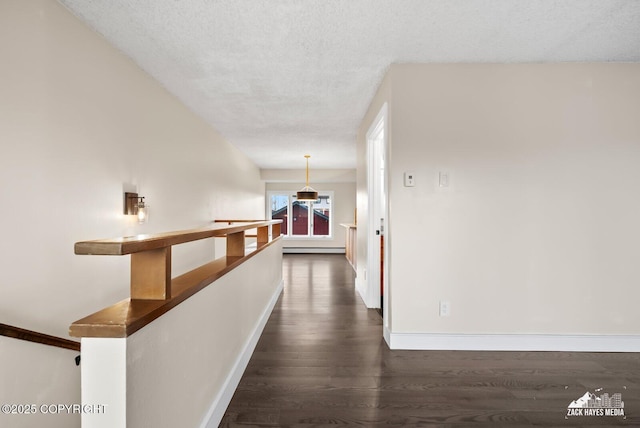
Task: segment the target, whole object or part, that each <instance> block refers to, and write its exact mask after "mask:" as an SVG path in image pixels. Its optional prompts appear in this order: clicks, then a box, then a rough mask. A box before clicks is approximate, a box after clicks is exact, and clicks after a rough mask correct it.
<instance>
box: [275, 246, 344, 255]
mask: <svg viewBox="0 0 640 428" xmlns="http://www.w3.org/2000/svg"><path fill="white" fill-rule="evenodd" d="M282 252H283V253H284V254H344V253H345V250H344V248H343V247H282Z"/></svg>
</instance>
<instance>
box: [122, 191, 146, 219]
mask: <svg viewBox="0 0 640 428" xmlns="http://www.w3.org/2000/svg"><path fill="white" fill-rule="evenodd" d="M124 214H125V215H135V216H138V223H144V222H146V221H147V220H148V219H149V205H147V204H146V203H145V202H144V196H138V194H137V193H132V192H125V193H124Z"/></svg>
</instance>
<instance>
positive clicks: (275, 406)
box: [220, 254, 640, 428]
mask: <svg viewBox="0 0 640 428" xmlns="http://www.w3.org/2000/svg"><path fill="white" fill-rule="evenodd" d="M353 275H354V274H353V269H352V268H351V266H350V265H349V264H348V262H347V261H346V259H345V258H344V256H342V255H318V254H305V255H285V256H284V260H283V276H284V282H285V289H284V292H283V294H282V296H281V297H280V299H279V300H278V302H277V304H276V306H275V308H274V310H273V313H272V314H271V316H270V318H269V321H268V323H267V325H266V326H265V329H264V333H263V335H262V337H261V338H260V340H259V342H258V344H257V346H256V349H255V351H254V354H253V356H252V358H251V361H250V362H249V365H248V367H247V369H246V371H245V373H244V376H243V378H242V380H241V381H240V384H239V386H238V388H237V390H236V393H235V395H234V396H233V399H232V401H231V403H230V405H229V408H228V409H227V413H226V414H225V416H224V419H223V421H222V423H221V424H220V426H222V427H244V428H246V427H274V426H277V427H304V428H311V427H335V426H336V425H338V426H347V427H467V426H468V427H533V426H536V427H567V426H612V427H617V426H627V427H635V426H640V354H634V353H581V352H503V351H501V352H466V351H465V352H463V351H455V352H452V351H391V350H389V348H388V347H387V346H386V344H385V343H384V340H383V339H382V319H381V318H380V315H379V314H378V312H377V311H375V310H367V309H366V308H365V307H364V305H363V304H362V301H361V299H360V297H359V296H358V295H357V294H356V293H355V291H354V286H353V282H354V276H353ZM595 388H605V389H606V391H609V392H610V393H615V392H620V393H622V395H623V400H624V402H625V413H626V419H623V418H620V417H608V418H598V417H572V418H567V419H565V418H566V417H567V416H566V411H567V406H568V405H569V403H570V402H571V401H573V400H575V399H577V398H579V397H581V396H583V395H584V394H585V392H587V391H590V392H595V391H594V390H595Z"/></svg>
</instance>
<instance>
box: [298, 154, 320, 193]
mask: <svg viewBox="0 0 640 428" xmlns="http://www.w3.org/2000/svg"><path fill="white" fill-rule="evenodd" d="M304 157H305V158H306V159H307V185H306V186H304V187H303V188H302V190H299V191H298V193H296V198H297V199H298V200H299V201H315V200H317V199H318V192H316V191H315V190H314V189H313V188H312V187H311V186H309V158H310V157H311V155H304Z"/></svg>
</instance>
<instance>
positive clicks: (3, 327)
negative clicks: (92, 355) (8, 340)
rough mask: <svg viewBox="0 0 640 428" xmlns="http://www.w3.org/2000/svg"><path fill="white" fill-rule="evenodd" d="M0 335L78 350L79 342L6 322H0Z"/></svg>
mask: <svg viewBox="0 0 640 428" xmlns="http://www.w3.org/2000/svg"><path fill="white" fill-rule="evenodd" d="M0 336H6V337H12V338H14V339H19V340H25V341H27V342H33V343H41V344H43V345H48V346H55V347H56V348H64V349H71V350H72V351H76V352H80V342H76V341H74V340H69V339H63V338H62V337H57V336H51V335H49V334H44V333H38V332H37V331H33V330H27V329H24V328H20V327H15V326H12V325H8V324H2V323H0Z"/></svg>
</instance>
